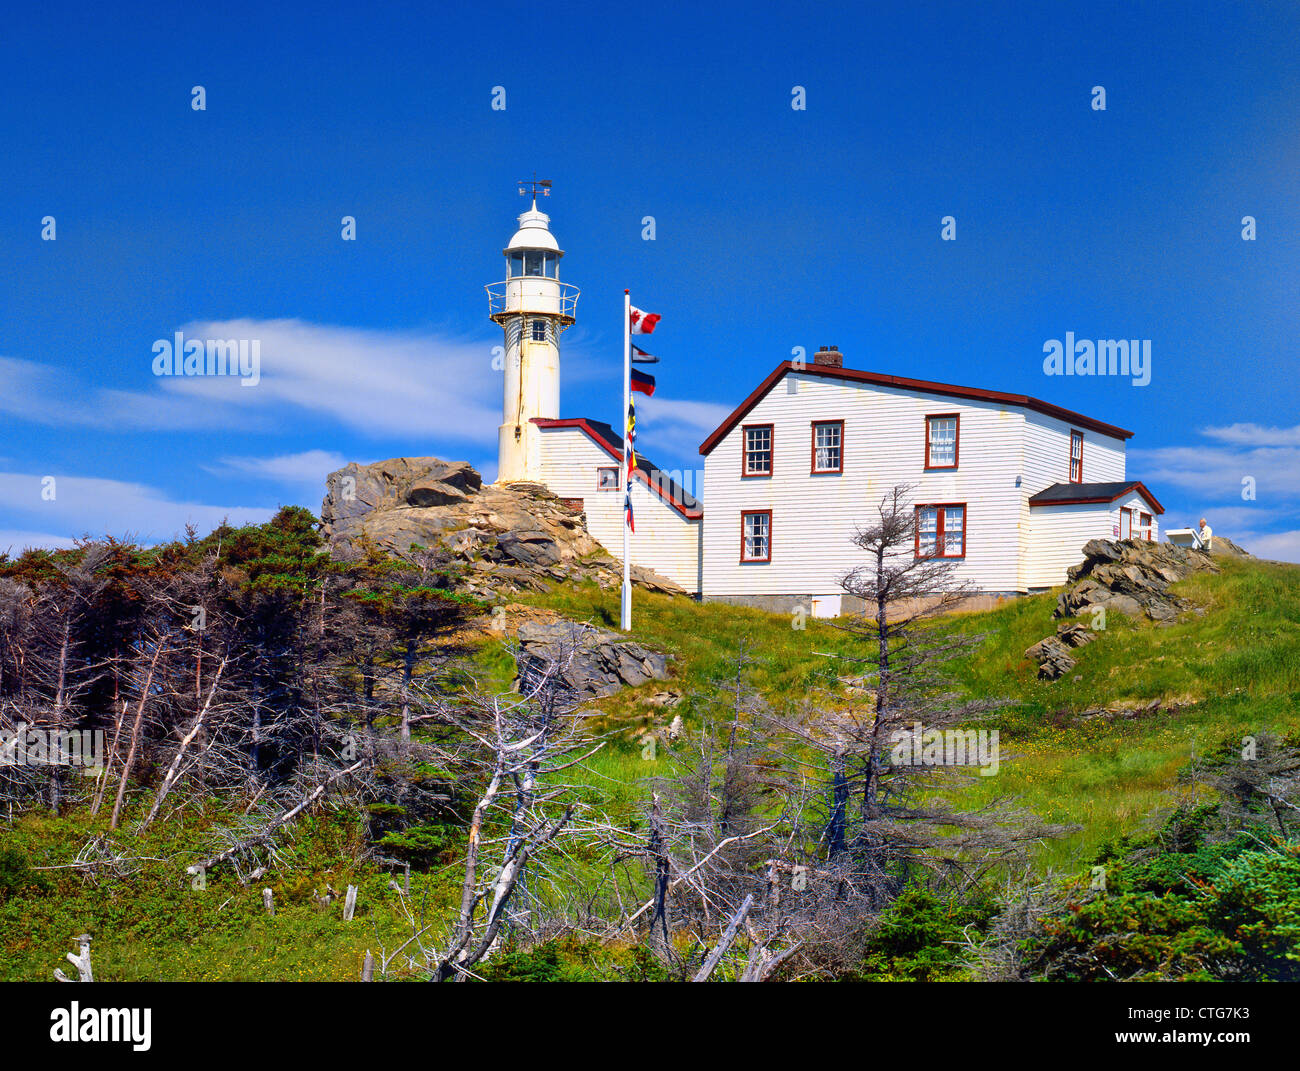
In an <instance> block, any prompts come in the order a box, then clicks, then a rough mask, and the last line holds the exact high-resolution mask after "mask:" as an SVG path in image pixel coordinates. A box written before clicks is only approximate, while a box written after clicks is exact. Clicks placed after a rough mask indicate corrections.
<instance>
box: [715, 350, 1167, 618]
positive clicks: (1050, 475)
mask: <svg viewBox="0 0 1300 1071" xmlns="http://www.w3.org/2000/svg"><path fill="white" fill-rule="evenodd" d="M1132 434H1133V433H1132V432H1130V431H1126V430H1125V429H1123V428H1118V427H1115V426H1113V425H1111V424H1106V423H1103V422H1102V421H1100V420H1096V419H1094V418H1092V417H1087V416H1084V415H1083V414H1081V413H1075V412H1071V411H1070V410H1068V409H1062V408H1061V407H1059V406H1056V405H1052V404H1051V403H1049V402H1044V401H1040V400H1039V399H1037V398H1031V397H1027V396H1025V395H1019V394H1005V393H1002V392H999V391H991V390H981V389H978V388H974V387H959V386H954V385H951V384H947V383H930V382H926V381H923V380H916V379H905V378H902V377H900V376H889V375H882V374H879V373H876V372H861V371H856V370H853V369H849V368H845V367H843V359H842V357H841V355H840V353H839V351H838V350H836V349H833V348H826V349H823V350H821V351H819V352H818V353H817V354H816V355H815V357H814V360H813V363H812V364H804V365H799V366H796V365H794V364H792V363H791V362H788V361H787V362H785V363H784V364H782V365H780V366H779V367H778V368H776V369H775V371H773V372H772V374H771V375H769V376H768V377H767V378H766V379H765V380H763V382H762V383H760V384H759V385H758V388H757V389H756V390H755V391H754V392H753V393H752V394H750V396H749V397H748V398H746V399H745V400H744V401H743V402H742V403H741V404H740V405H739V406H738V407H737V408H736V410H735V411H734V412H733V413H732V414H731V415H730V416H729V417H728V418H727V419H726V420H725V421H724V422H723V423H722V425H721V426H720V427H719V428H718V429H717V430H716V431H714V432H713V433H712V434H711V435H710V436H709V437H708V439H706V440H705V442H704V443H703V444H702V445H701V447H700V453H701V454H703V455H704V458H705V461H704V492H703V495H702V497H703V498H704V500H705V504H706V506H707V509H708V519H707V523H706V524H705V526H704V533H703V541H704V554H703V569H702V575H703V580H702V585H701V591H702V595H703V597H704V598H706V599H720V600H725V601H733V602H741V603H749V604H754V605H759V606H765V607H768V608H771V609H789V608H791V607H793V606H796V605H805V606H810V607H811V610H812V612H813V613H814V614H816V615H818V616H833V615H836V614H839V613H840V612H842V611H848V610H850V609H854V607H850V606H846V605H842V602H841V597H840V589H839V581H840V578H841V577H843V576H844V574H845V573H847V572H848V571H849V570H850V569H852V568H853V567H854V566H856V565H859V564H861V557H862V555H861V551H859V550H858V549H857V548H856V547H854V545H853V543H852V538H853V535H854V533H855V531H856V530H857V528H858V527H859V526H861V525H863V524H865V523H867V522H869V521H870V520H871V518H872V516H873V510H874V509H875V506H876V504H877V503H878V502H879V501H880V500H881V498H882V497H883V496H884V495H886V494H888V493H889V491H890V490H891V489H892V488H893V487H894V486H895V485H898V484H908V485H912V486H913V488H914V491H913V496H912V497H913V503H914V505H915V516H916V530H915V536H914V546H913V551H912V552H913V553H914V554H916V555H918V556H934V557H940V558H945V559H951V560H952V561H954V562H955V563H956V566H955V570H954V572H955V575H956V577H957V578H958V579H961V580H965V581H969V582H970V583H971V584H972V585H973V586H974V587H975V588H977V589H978V590H979V591H981V592H983V593H986V594H988V595H991V596H997V595H1013V594H1022V593H1026V592H1032V591H1036V590H1041V589H1044V588H1048V587H1051V586H1053V585H1056V584H1061V583H1063V582H1064V581H1065V579H1066V576H1065V574H1066V570H1067V569H1068V567H1069V566H1070V565H1073V564H1074V563H1076V562H1078V561H1080V560H1081V559H1082V553H1081V548H1082V546H1083V544H1084V543H1086V542H1087V541H1088V540H1089V539H1094V538H1098V537H1108V538H1115V537H1122V538H1129V537H1133V538H1144V539H1152V540H1154V539H1156V538H1157V536H1158V532H1157V523H1158V522H1157V518H1158V517H1159V515H1160V514H1161V512H1163V511H1162V508H1161V506H1160V503H1159V502H1158V501H1156V499H1155V496H1154V495H1152V494H1151V492H1150V491H1149V490H1147V488H1146V487H1145V486H1144V485H1143V484H1142V483H1141V482H1140V481H1137V480H1132V479H1129V478H1128V476H1127V474H1126V472H1125V467H1124V447H1125V443H1126V441H1127V440H1128V439H1129V438H1130V437H1131V436H1132Z"/></svg>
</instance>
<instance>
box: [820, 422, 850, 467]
mask: <svg viewBox="0 0 1300 1071" xmlns="http://www.w3.org/2000/svg"><path fill="white" fill-rule="evenodd" d="M812 471H813V472H815V473H816V472H843V471H844V421H842V420H814V421H813V422H812Z"/></svg>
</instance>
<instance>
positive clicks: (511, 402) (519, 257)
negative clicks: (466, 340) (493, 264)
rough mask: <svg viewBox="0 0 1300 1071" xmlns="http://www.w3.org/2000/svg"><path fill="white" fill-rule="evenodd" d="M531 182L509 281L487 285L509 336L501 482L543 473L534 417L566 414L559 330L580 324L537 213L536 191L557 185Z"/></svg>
mask: <svg viewBox="0 0 1300 1071" xmlns="http://www.w3.org/2000/svg"><path fill="white" fill-rule="evenodd" d="M531 185H532V188H533V189H532V194H533V200H532V207H531V208H530V209H529V210H528V211H527V212H525V213H524V214H523V215H521V216H520V217H519V229H518V230H517V231H516V232H515V236H514V237H513V238H511V239H510V244H509V245H507V246H506V248H505V255H506V278H505V281H504V282H500V283H492V284H491V285H489V286H488V287H487V292H488V308H489V312H490V315H491V317H492V319H493V320H495V321H496V322H497V323H499V324H500V325H501V326H502V328H503V329H504V330H505V341H506V345H505V387H504V398H503V404H502V409H501V427H500V428H499V429H498V432H497V444H498V449H497V460H498V467H497V482H499V483H507V482H509V481H511V480H539V479H540V477H541V460H542V459H541V432H540V429H539V428H538V427H537V425H535V424H533V423H532V418H533V417H549V418H552V419H554V418H556V417H558V416H559V415H560V333H561V332H562V331H563V330H564V329H565V328H566V327H568V326H569V325H570V324H572V323H573V322H574V311H575V310H576V308H577V304H578V288H577V287H575V286H569V285H568V284H567V283H562V282H560V258H561V257H563V256H564V251H563V250H561V249H560V246H559V244H558V243H557V242H556V240H555V236H554V235H553V234H551V231H550V228H549V227H548V226H547V224H549V223H550V222H551V219H550V217H549V216H548V215H546V213H544V212H539V211H538V210H537V191H538V190H539V189H540V190H542V191H543V193H544V194H549V192H550V185H551V184H550V183H549V182H547V181H533V182H532V183H531ZM521 192H523V191H522V189H521Z"/></svg>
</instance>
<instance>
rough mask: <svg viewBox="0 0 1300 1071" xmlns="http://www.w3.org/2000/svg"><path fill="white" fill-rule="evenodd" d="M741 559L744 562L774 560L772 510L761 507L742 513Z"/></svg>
mask: <svg viewBox="0 0 1300 1071" xmlns="http://www.w3.org/2000/svg"><path fill="white" fill-rule="evenodd" d="M740 560H741V561H742V562H770V561H771V560H772V511H771V510H770V509H759V510H752V511H749V510H747V511H745V512H743V513H741V515H740Z"/></svg>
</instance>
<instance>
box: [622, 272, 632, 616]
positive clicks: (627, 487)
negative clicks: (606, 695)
mask: <svg viewBox="0 0 1300 1071" xmlns="http://www.w3.org/2000/svg"><path fill="white" fill-rule="evenodd" d="M631 405H632V292H631V291H630V290H624V291H623V418H622V419H623V482H624V488H623V494H624V496H625V497H626V499H627V502H628V503H630V502H631V501H632V473H631V472H630V471H629V465H630V464H631V455H630V453H629V451H631V449H632V443H631V442H630V437H629V436H628V426H627V411H628V409H629V408H630V407H631ZM630 544H631V540H630V533H629V532H628V526H627V510H626V508H625V509H624V511H623V603H622V608H621V612H620V614H619V627H620V628H621V629H622V630H623V631H624V632H628V631H630V630H631V628H632V548H631V545H630Z"/></svg>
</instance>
